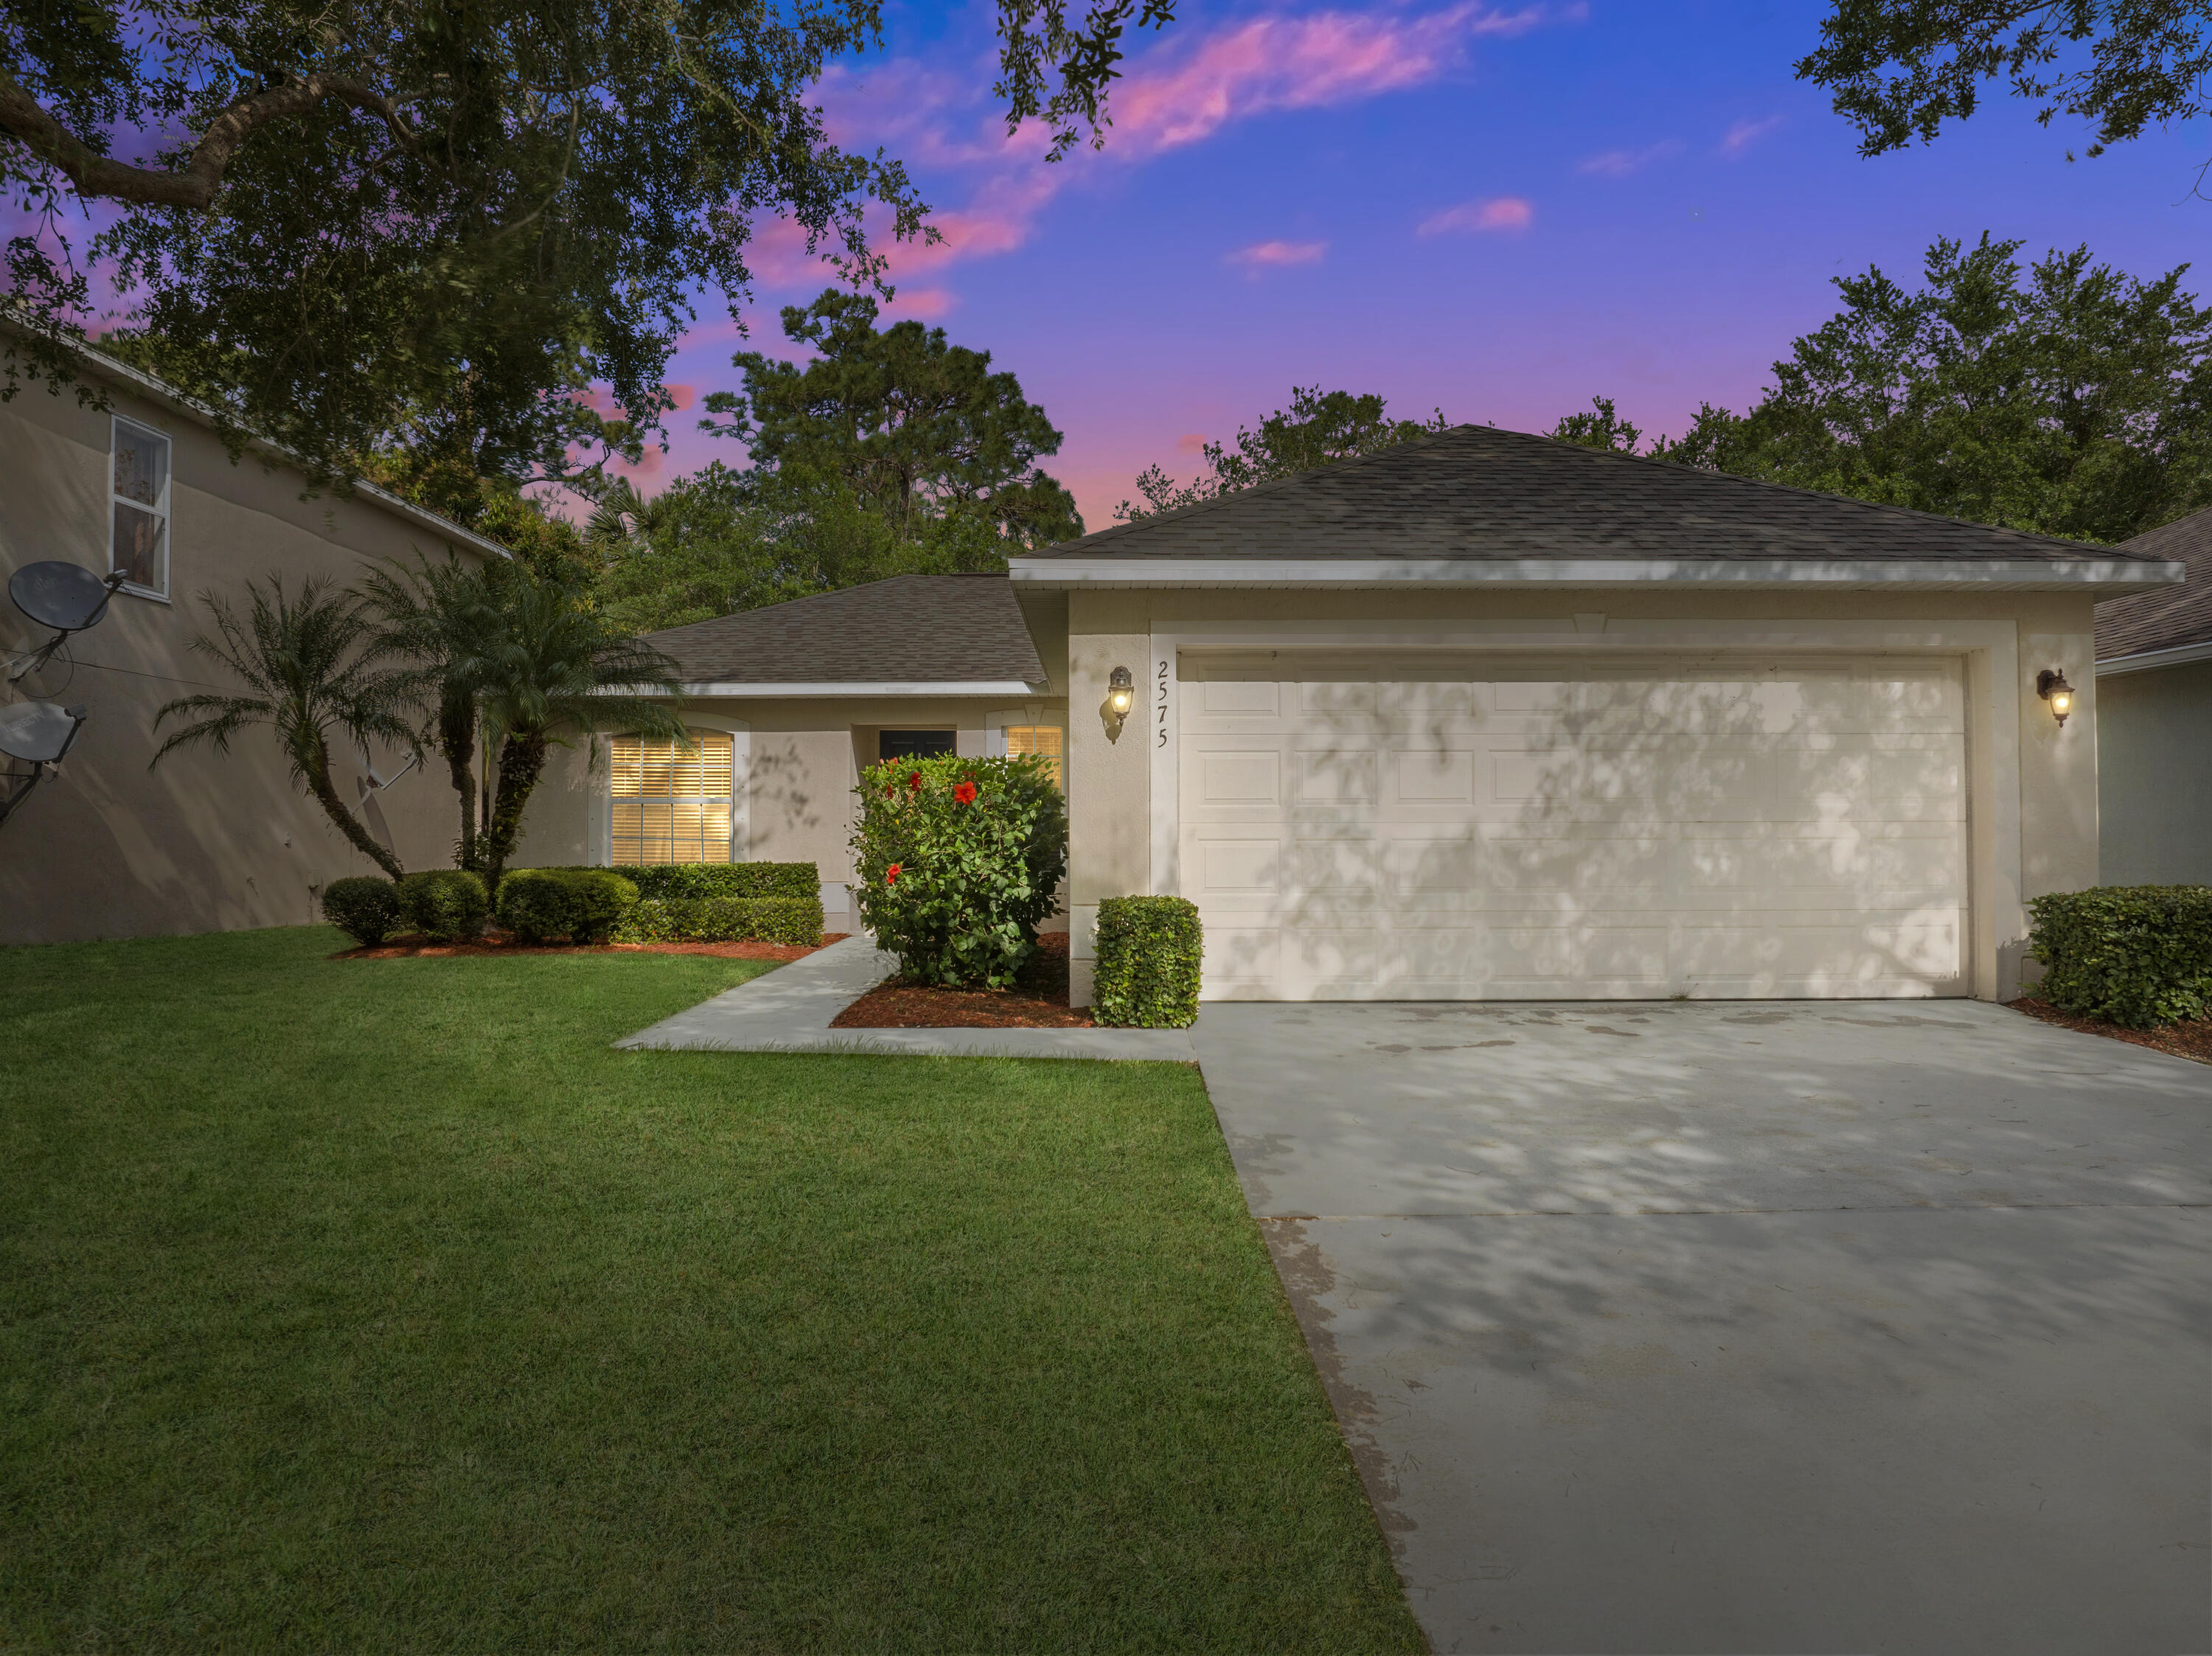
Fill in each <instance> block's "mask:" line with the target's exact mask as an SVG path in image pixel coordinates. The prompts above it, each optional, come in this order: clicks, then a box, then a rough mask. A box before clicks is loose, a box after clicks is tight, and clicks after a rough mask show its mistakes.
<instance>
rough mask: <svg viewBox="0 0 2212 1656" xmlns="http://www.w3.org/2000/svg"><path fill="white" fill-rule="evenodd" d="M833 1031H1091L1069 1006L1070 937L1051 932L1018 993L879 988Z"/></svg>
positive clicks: (1087, 1020)
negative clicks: (1068, 963)
mask: <svg viewBox="0 0 2212 1656" xmlns="http://www.w3.org/2000/svg"><path fill="white" fill-rule="evenodd" d="M829 1027H830V1028H833V1029H1088V1028H1091V1014H1090V1012H1089V1011H1088V1010H1084V1011H1078V1010H1074V1009H1073V1008H1072V1007H1070V1006H1069V1005H1068V1004H1067V933H1066V932H1065V931H1048V932H1046V933H1044V934H1043V935H1042V937H1039V938H1038V939H1037V951H1036V954H1034V955H1030V961H1029V964H1028V965H1027V966H1025V967H1024V968H1022V975H1021V979H1020V980H1019V981H1018V983H1016V984H1015V986H1013V987H1012V989H940V988H938V987H936V986H934V985H923V984H908V983H902V982H900V981H899V980H897V979H896V978H893V979H892V980H890V982H888V983H880V984H878V985H877V986H875V987H874V988H873V989H871V990H869V991H868V992H867V993H866V994H865V995H863V996H861V997H860V999H858V1000H856V1001H854V1003H853V1004H851V1005H850V1006H848V1007H847V1008H846V1009H845V1010H843V1011H842V1012H840V1013H838V1014H837V1016H836V1017H834V1018H832V1019H831V1020H830V1021H829Z"/></svg>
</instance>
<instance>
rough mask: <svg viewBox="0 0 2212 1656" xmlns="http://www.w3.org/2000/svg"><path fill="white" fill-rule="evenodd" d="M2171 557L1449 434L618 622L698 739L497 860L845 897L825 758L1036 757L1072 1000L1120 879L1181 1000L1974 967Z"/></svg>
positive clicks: (1845, 992)
mask: <svg viewBox="0 0 2212 1656" xmlns="http://www.w3.org/2000/svg"><path fill="white" fill-rule="evenodd" d="M2183 573H2184V572H2183V569H2182V567H2181V565H2180V564H2179V562H2178V561H2175V560H2173V559H2172V557H2171V556H2170V555H2167V554H2166V553H2165V552H2163V551H2161V550H2160V549H2156V548H2152V549H2143V548H2140V547H2127V548H2118V549H2115V548H2108V547H2098V546H2088V545H2083V544H2080V543H2073V542H2068V541H2062V540H2055V539H2051V538H2050V537H2043V536H2038V535H2030V534H2023V533H2019V532H2015V531H2008V530H2002V529H1992V528H1988V527H1985V526H1983V525H1975V524H1968V523H1961V522H1957V521H1954V520H1951V519H1942V518H1936V517H1930V516H1928V515H1925V514H1923V513H1913V512H1907V511H1903V510H1899V509H1896V508H1892V507H1880V506H1871V505H1868V504H1865V503H1863V502H1860V501H1856V500H1842V499H1838V498H1835V497H1832V496H1827V495H1822V494H1811V493H1808V492H1805V491H1802V490H1797V489H1790V488H1779V487H1777V486H1774V485H1771V484H1766V483H1760V482H1751V481H1748V480H1746V479H1743V478H1738V477H1730V476H1721V475H1718V474H1713V473H1707V472H1700V471H1695V470H1688V469H1686V468H1683V467H1680V466H1674V465H1668V464H1662V463H1659V462H1656V461H1652V460H1648V459H1641V458H1634V457H1631V456H1626V455H1621V454H1612V453H1605V452H1598V451H1595V450H1590V449H1584V448H1579V447H1575V446H1568V445H1564V444H1560V443H1556V442H1553V441H1551V440H1547V439H1544V438H1540V437H1532V436H1527V435H1523V434H1518V433H1514V432H1507V431H1499V430H1496V429H1492V428H1482V427H1465V426H1463V427H1460V428H1455V429H1453V430H1451V431H1449V432H1446V433H1443V434H1439V435H1437V436H1436V437H1433V438H1431V439H1428V440H1424V441H1421V442H1418V443H1413V444H1408V445H1407V446H1403V447H1400V448H1395V449H1392V450H1389V451H1388V452H1383V453H1381V454H1376V455H1373V456H1370V457H1369V458H1364V459H1358V460H1352V461H1347V462H1345V463H1342V464H1337V465H1334V466H1330V467H1328V468H1327V469H1325V470H1320V471H1315V472H1310V473H1306V474H1303V475H1301V476H1295V477H1291V478H1286V479H1284V480H1282V481H1279V482H1272V483H1267V484H1264V485H1262V486H1261V487H1259V488H1253V489H1249V490H1246V491H1244V492H1243V493H1239V494H1231V495H1226V496H1224V497H1221V498H1219V499H1216V500H1209V501H1206V502H1205V503H1203V504H1201V505H1199V506H1194V507H1188V508H1186V509H1184V510H1182V511H1179V512H1174V513H1164V514H1162V515H1159V516H1156V517H1152V518H1147V519H1140V520H1139V521H1137V522H1134V523H1131V524H1126V525H1117V526H1115V527H1114V528H1111V529H1108V530H1105V531H1101V532H1099V533H1097V534H1094V535H1091V536H1088V537H1085V538H1083V539H1080V540H1077V541H1073V542H1070V543H1066V544H1065V545H1061V546H1058V547H1054V548H1052V549H1049V550H1047V551H1042V552H1039V553H1036V554H1032V555H1026V556H1022V557H1018V558H1016V559H1014V560H1012V567H1011V573H1010V576H1008V577H1006V578H1000V577H991V576H945V577H907V578H903V579H898V580H893V581H885V582H879V583H877V584H875V585H871V586H866V587H860V588H857V589H854V590H852V591H846V592H840V593H835V594H831V595H829V596H828V597H817V598H808V599H805V600H802V601H800V602H799V603H795V604H783V605H779V606H776V607H775V608H773V609H769V610H759V611H756V612H752V613H750V614H747V615H740V616H727V617H725V618H722V619H720V620H718V621H710V622H701V623H699V624H698V625H696V626H693V627H688V628H676V629H673V630H671V631H670V632H666V633H663V634H655V635H653V641H654V642H656V643H657V644H659V645H660V646H662V647H663V648H665V649H666V650H668V651H669V652H670V653H671V654H672V655H673V656H675V657H676V658H677V659H678V662H679V663H680V664H682V666H683V669H684V677H685V678H686V679H687V680H688V681H690V697H691V700H690V703H689V712H688V713H687V717H688V718H689V719H690V721H691V722H692V724H693V725H694V726H695V727H696V728H698V729H700V730H701V731H706V732H709V733H712V734H713V735H714V737H718V738H725V737H726V743H725V742H723V741H720V740H717V741H715V742H714V743H712V745H711V748H709V747H708V746H702V748H700V749H698V750H696V754H694V755H691V756H690V757H688V758H687V757H684V755H680V754H677V753H671V754H669V755H656V754H652V753H647V752H645V751H644V750H643V749H642V747H641V746H640V745H639V744H632V746H633V748H635V749H636V750H635V751H625V750H617V752H615V753H613V754H612V755H611V761H612V762H611V763H603V764H599V765H596V766H591V767H586V766H585V765H583V764H582V763H581V762H574V763H572V764H571V765H570V766H569V767H568V770H567V772H566V773H565V776H564V778H563V779H562V783H561V785H560V786H556V787H555V788H553V789H550V790H549V791H548V792H547V794H546V796H545V798H544V800H543V801H542V802H541V805H540V807H537V808H533V813H532V846H533V849H534V850H537V851H538V852H539V853H540V855H541V856H543V854H544V852H548V851H550V849H551V848H552V847H553V846H554V845H555V844H556V841H557V842H560V843H561V844H562V845H563V846H567V847H568V849H569V850H570V851H572V852H573V853H574V854H575V855H576V856H578V857H580V858H589V859H591V860H613V861H627V860H630V859H631V858H633V857H649V856H658V855H665V854H674V855H689V854H691V853H693V852H698V853H699V854H702V855H712V854H715V852H716V849H717V846H718V845H720V846H726V849H725V850H723V852H722V854H726V855H732V856H738V857H760V858H811V859H812V860H814V861H815V862H817V864H819V866H820V867H821V869H822V871H823V880H824V882H825V885H826V887H827V889H826V890H825V900H826V902H827V906H828V907H829V909H830V911H831V913H832V924H833V925H850V924H851V923H852V921H851V917H850V914H849V912H848V911H846V910H844V909H843V907H842V905H843V903H844V901H845V893H846V892H847V891H848V889H849V883H850V881H851V878H852V870H851V864H850V862H849V860H848V853H847V852H846V850H845V841H846V839H847V836H848V834H849V831H850V829H849V824H850V818H851V810H852V804H851V801H852V788H853V785H854V781H855V780H856V779H857V775H858V770H859V767H860V766H862V765H864V764H866V763H867V762H869V761H872V759H875V758H877V757H878V756H882V755H894V754H901V753H907V752H915V751H942V750H945V749H947V748H949V749H951V750H952V751H955V752H960V753H973V754H978V755H983V754H991V753H997V752H1002V751H1008V750H1017V751H1020V750H1037V751H1048V752H1049V751H1057V752H1058V753H1059V754H1060V757H1061V760H1062V763H1063V765H1064V767H1065V785H1066V790H1067V800H1068V811H1069V822H1070V841H1071V844H1070V857H1071V868H1070V876H1069V883H1068V891H1067V903H1068V907H1069V910H1070V916H1071V929H1072V931H1073V934H1074V936H1073V943H1072V947H1073V954H1074V956H1075V961H1076V972H1075V976H1076V982H1075V985H1074V989H1075V993H1076V995H1077V997H1078V999H1079V1001H1080V1000H1081V999H1082V998H1085V997H1086V996H1087V994H1088V992H1089V986H1090V982H1089V967H1090V961H1089V951H1090V946H1091V945H1090V937H1091V930H1092V923H1093V920H1094V918H1095V915H1096V912H1097V904H1098V902H1099V901H1101V900H1102V899H1103V898H1106V897H1110V896H1115V895H1127V894H1132V893H1171V894H1179V895H1183V896H1186V897H1188V898H1189V899H1191V900H1192V901H1194V902H1195V903H1196V904H1197V905H1198V907H1199V908H1200V912H1201V913H1202V915H1203V917H1204V919H1205V924H1206V968H1205V986H1204V993H1205V994H1206V996H1207V997H1209V998H1217V999H1218V998H1269V999H1329V998H1340V999H1365V998H1406V999H1480V998H1584V997H1628V998H1666V997H1675V996H1696V997H1731V996H1741V997H1846V996H1899V997H1910V996H1936V995H1975V996H1980V997H1983V998H2005V997H2009V996H2011V995H2012V994H2014V993H2015V992H2017V988H2018V985H2019V980H2020V972H2021V943H2022V940H2023V937H2024V935H2025V933H2026V931H2027V917H2026V913H2025V910H2024V907H2023V905H2024V903H2025V901H2026V900H2027V899H2028V898H2029V897H2032V896H2033V895H2037V894H2039V893H2041V892H2045V891H2055V890H2070V889H2078V888H2080V887H2083V886H2087V885H2092V884H2094V883H2096V881H2097V878H2098V792H2097V789H2098V783H2097V742H2098V720H2097V707H2096V703H2097V695H2098V688H2097V682H2096V677H2095V645H2094V633H2095V610H2096V605H2097V603H2098V601H2099V600H2100V598H2105V597H2112V596H2113V595H2116V594H2118V593H2124V592H2137V591H2143V592H2148V591H2151V589H2154V588H2160V587H2163V586H2166V585H2171V584H2172V583H2174V582H2177V581H2179V579H2181V578H2182V575H2183ZM2061 676H2063V679H2064V681H2065V688H2059V689H2057V691H2056V693H2055V694H2054V693H2053V692H2054V687H2055V685H2056V682H2057V679H2059V678H2060V677H2061ZM1117 682H1119V683H1121V684H1125V685H1127V687H1128V698H1129V699H1130V700H1132V701H1133V707H1131V708H1130V710H1129V711H1128V712H1127V713H1126V715H1120V714H1117V713H1115V711H1114V709H1113V701H1112V692H1113V691H1114V689H1115V686H1116V684H1117ZM2069 697H2070V701H2069ZM2059 713H2065V714H2066V717H2065V718H2064V719H2061V718H2060V717H2059V716H2058V715H2059ZM580 751H581V750H580ZM687 766H688V767H689V768H688V769H687V768H686V767H687ZM722 834H727V836H728V837H727V839H726V841H720V840H718V839H717V836H720V835H722ZM544 859H546V860H550V859H551V858H544Z"/></svg>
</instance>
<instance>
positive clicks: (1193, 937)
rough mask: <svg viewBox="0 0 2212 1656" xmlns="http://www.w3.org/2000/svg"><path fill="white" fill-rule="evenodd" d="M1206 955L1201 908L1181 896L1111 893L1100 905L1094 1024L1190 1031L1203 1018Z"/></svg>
mask: <svg viewBox="0 0 2212 1656" xmlns="http://www.w3.org/2000/svg"><path fill="white" fill-rule="evenodd" d="M1205 953H1206V937H1205V931H1204V929H1203V928H1202V927H1201V926H1200V925H1199V921H1198V906H1197V905H1196V904H1195V903H1192V902H1188V901H1185V900H1184V899H1182V898H1181V897H1109V898H1108V899H1107V900H1106V901H1104V902H1103V903H1101V904H1099V905H1098V960H1097V978H1096V980H1095V982H1094V984H1093V986H1092V988H1091V1018H1092V1020H1093V1021H1094V1022H1098V1023H1102V1024H1109V1025H1112V1026H1114V1027H1115V1028H1124V1029H1188V1028H1190V1026H1191V1025H1192V1024H1194V1023H1195V1022H1197V1021H1198V968H1199V962H1200V960H1201V959H1202V958H1203V957H1204V955H1205Z"/></svg>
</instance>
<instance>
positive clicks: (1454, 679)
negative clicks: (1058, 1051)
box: [1177, 652, 1966, 1000]
mask: <svg viewBox="0 0 2212 1656" xmlns="http://www.w3.org/2000/svg"><path fill="white" fill-rule="evenodd" d="M1179 676H1180V677H1181V678H1182V680H1183V681H1184V682H1183V684H1182V693H1181V697H1180V700H1181V703H1182V710H1181V715H1180V720H1179V722H1180V724H1181V725H1182V731H1181V735H1180V741H1179V758H1178V761H1177V762H1178V771H1179V775H1178V789H1177V792H1178V796H1179V804H1178V809H1179V810H1180V813H1181V828H1180V853H1181V855H1180V862H1179V870H1178V882H1179V884H1180V887H1181V889H1182V893H1183V895H1186V896H1188V897H1190V898H1192V899H1193V900H1194V901H1196V902H1197V904H1198V905H1199V907H1200V911H1201V913H1203V915H1204V919H1205V922H1206V982H1205V992H1206V995H1207V996H1208V997H1210V998H1216V999H1270V1000H1273V999H1285V1000H1360V999H1534V998H1553V997H1559V998H1577V997H1589V998H1602V997H1663V996H1671V995H1692V996H1699V997H1709V996H1710V997H1729V996H1778V997H1795V996H1808V997H1826V996H1923V995H1941V994H1960V993H1963V992H1965V989H1966V985H1965V980H1964V974H1963V969H1962V965H1963V959H1964V956H1963V953H1962V950H1963V947H1964V939H1965V936H1966V763H1965V758H1966V753H1965V749H1966V738H1965V734H1964V732H1965V728H1966V727H1965V719H1964V696H1963V695H1962V693H1961V688H1960V676H1959V670H1958V667H1957V664H1955V663H1951V662H1938V661H1925V660H1898V661H1893V662H1881V661H1872V662H1869V661H1866V660H1860V661H1857V662H1832V663H1825V664H1824V663H1808V662H1804V661H1797V662H1794V663H1784V662H1757V663H1729V664H1716V663H1715V662H1713V661H1711V660H1710V659H1708V660H1706V661H1704V662H1702V663H1687V662H1674V663H1669V662H1667V661H1664V660H1652V661H1646V662H1644V663H1642V664H1632V665H1624V666H1618V667H1608V668H1607V669H1606V670H1603V671H1602V672H1595V673H1594V672H1592V671H1591V670H1589V669H1587V668H1581V667H1577V668H1576V669H1574V670H1572V672H1571V674H1570V671H1569V670H1566V669H1564V668H1561V667H1559V666H1556V665H1555V666H1553V667H1550V668H1548V669H1547V668H1546V667H1544V666H1541V665H1535V666H1521V665H1514V666H1502V665H1498V664H1497V663H1496V662H1495V661H1494V660H1493V661H1488V662H1480V663H1468V662H1465V661H1462V662H1461V663H1460V664H1457V665H1454V664H1451V663H1449V662H1439V663H1437V664H1407V663H1398V664H1378V663H1377V662H1376V661H1374V660H1373V659H1372V658H1369V659H1368V660H1366V661H1365V662H1345V661H1342V660H1341V658H1340V661H1339V663H1336V664H1333V663H1332V662H1331V660H1330V658H1328V657H1327V656H1326V655H1322V654H1316V655H1315V656H1312V657H1310V658H1296V657H1293V656H1291V654H1290V653H1288V652H1276V653H1274V654H1273V655H1272V656H1267V657H1261V658H1254V657H1249V656H1248V657H1247V658H1244V659H1243V660H1241V661H1240V660H1239V659H1237V658H1233V657H1219V658H1205V657H1200V656H1197V655H1186V656H1185V658H1184V659H1183V661H1182V664H1181V668H1180V670H1179Z"/></svg>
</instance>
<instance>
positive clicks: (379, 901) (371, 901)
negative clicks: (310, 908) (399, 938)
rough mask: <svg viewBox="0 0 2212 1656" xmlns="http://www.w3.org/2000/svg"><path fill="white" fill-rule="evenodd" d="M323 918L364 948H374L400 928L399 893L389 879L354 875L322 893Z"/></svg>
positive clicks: (332, 883) (332, 884)
mask: <svg viewBox="0 0 2212 1656" xmlns="http://www.w3.org/2000/svg"><path fill="white" fill-rule="evenodd" d="M323 918H324V919H326V920H328V921H329V922H330V923H331V925H334V926H336V927H337V929H338V930H339V931H343V932H344V933H345V934H346V936H348V937H351V938H352V939H353V940H354V941H355V942H356V943H359V944H360V945H361V946H362V948H363V949H374V948H375V947H376V945H377V944H379V943H382V942H383V941H384V940H385V939H386V937H390V936H391V935H392V933H393V932H395V931H398V929H399V891H398V887H396V886H394V885H393V884H392V882H391V881H389V880H380V879H378V878H376V877H374V876H373V875H367V874H362V875H356V876H354V877H351V878H349V879H344V880H333V881H331V883H330V884H329V885H328V886H326V887H325V888H324V890H323Z"/></svg>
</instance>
